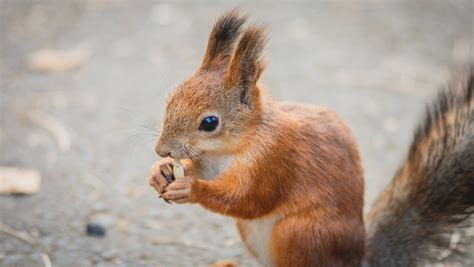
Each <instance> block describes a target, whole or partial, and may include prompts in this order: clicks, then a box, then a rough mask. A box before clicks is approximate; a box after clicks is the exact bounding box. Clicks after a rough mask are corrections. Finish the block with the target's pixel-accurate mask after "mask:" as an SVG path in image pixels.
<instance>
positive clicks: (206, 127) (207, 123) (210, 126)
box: [199, 116, 219, 132]
mask: <svg viewBox="0 0 474 267" xmlns="http://www.w3.org/2000/svg"><path fill="white" fill-rule="evenodd" d="M217 125H219V119H218V118H217V117H216V116H209V117H205V118H204V120H202V121H201V125H199V130H201V131H206V132H212V131H214V130H215V129H216V128H217Z"/></svg>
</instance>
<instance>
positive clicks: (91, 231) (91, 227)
mask: <svg viewBox="0 0 474 267" xmlns="http://www.w3.org/2000/svg"><path fill="white" fill-rule="evenodd" d="M86 233H87V235H88V236H95V237H104V236H105V228H104V227H102V226H101V225H99V224H92V223H88V224H87V226H86Z"/></svg>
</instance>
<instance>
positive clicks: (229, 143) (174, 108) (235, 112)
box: [155, 10, 266, 159]
mask: <svg viewBox="0 0 474 267" xmlns="http://www.w3.org/2000/svg"><path fill="white" fill-rule="evenodd" d="M244 22H245V17H243V16H241V15H239V13H238V12H237V11H235V10H234V11H230V12H228V13H226V14H224V15H223V16H221V17H220V18H219V19H218V20H217V22H216V23H215V25H214V28H213V29H212V32H211V34H210V37H209V42H208V45H207V49H206V54H205V56H204V59H203V61H202V64H201V67H200V68H199V70H198V71H197V72H196V74H194V75H193V76H192V77H191V78H189V79H188V80H186V81H184V82H183V83H182V84H181V85H179V86H178V87H177V88H176V89H175V90H174V91H173V92H172V93H171V95H170V97H169V99H168V103H167V107H166V113H165V118H164V126H163V128H162V131H161V135H160V137H159V139H158V142H157V144H156V148H155V150H156V152H157V153H158V154H159V155H160V156H162V157H166V156H168V155H170V156H171V157H173V158H191V159H192V158H193V157H199V156H200V155H202V154H223V153H234V152H236V151H238V150H239V149H241V148H242V146H243V145H244V144H245V140H246V138H247V137H248V136H249V135H250V134H251V132H252V129H254V128H256V127H257V126H258V123H259V120H260V119H261V93H260V89H259V88H258V86H257V82H258V79H259V77H260V75H261V73H262V71H263V70H264V63H263V60H262V56H261V54H262V50H263V48H264V45H265V40H266V39H265V31H264V28H263V27H257V26H249V27H247V28H245V29H242V27H243V25H244Z"/></svg>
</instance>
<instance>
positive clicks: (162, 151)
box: [155, 142, 171, 158]
mask: <svg viewBox="0 0 474 267" xmlns="http://www.w3.org/2000/svg"><path fill="white" fill-rule="evenodd" d="M155 151H156V154H158V156H160V157H162V158H166V157H168V156H169V155H170V154H171V151H170V150H169V149H168V148H167V147H166V146H165V145H163V144H161V143H160V142H158V144H156V146H155Z"/></svg>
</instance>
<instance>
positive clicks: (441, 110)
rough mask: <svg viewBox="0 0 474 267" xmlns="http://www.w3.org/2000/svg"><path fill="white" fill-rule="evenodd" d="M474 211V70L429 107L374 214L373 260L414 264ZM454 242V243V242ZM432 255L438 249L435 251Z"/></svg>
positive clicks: (371, 230)
mask: <svg viewBox="0 0 474 267" xmlns="http://www.w3.org/2000/svg"><path fill="white" fill-rule="evenodd" d="M472 213H474V66H472V65H471V67H470V69H469V71H467V72H463V73H457V74H456V76H455V77H453V80H452V82H451V84H450V86H449V88H447V89H445V90H443V91H441V92H440V93H439V95H438V98H437V100H436V101H435V102H434V103H432V104H431V105H429V106H428V108H427V111H426V114H425V118H424V120H423V122H422V123H421V125H420V126H419V127H418V130H417V131H416V132H415V137H414V139H413V141H412V144H411V147H410V150H409V153H408V157H407V159H406V161H405V163H404V164H403V165H402V166H401V168H400V169H399V170H398V172H397V173H396V175H395V177H394V178H393V180H392V182H391V184H390V185H389V186H388V187H387V188H386V189H385V191H384V192H383V193H382V194H381V195H380V196H379V198H378V200H377V201H376V204H375V206H374V208H373V209H372V210H371V211H370V213H369V215H368V218H367V219H368V242H367V261H368V263H369V265H370V266H371V267H373V266H414V265H417V264H418V263H422V262H423V261H425V260H431V259H433V257H432V256H433V255H430V249H432V248H433V246H438V247H439V246H441V247H442V246H446V245H447V242H446V241H447V240H445V239H444V238H443V237H445V236H446V235H445V234H446V233H449V232H450V231H453V230H454V229H455V227H456V226H457V225H458V224H459V223H460V222H462V221H463V220H465V219H466V218H467V217H468V216H469V215H471V214H472ZM448 243H449V242H448ZM431 254H433V251H432V250H431Z"/></svg>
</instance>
